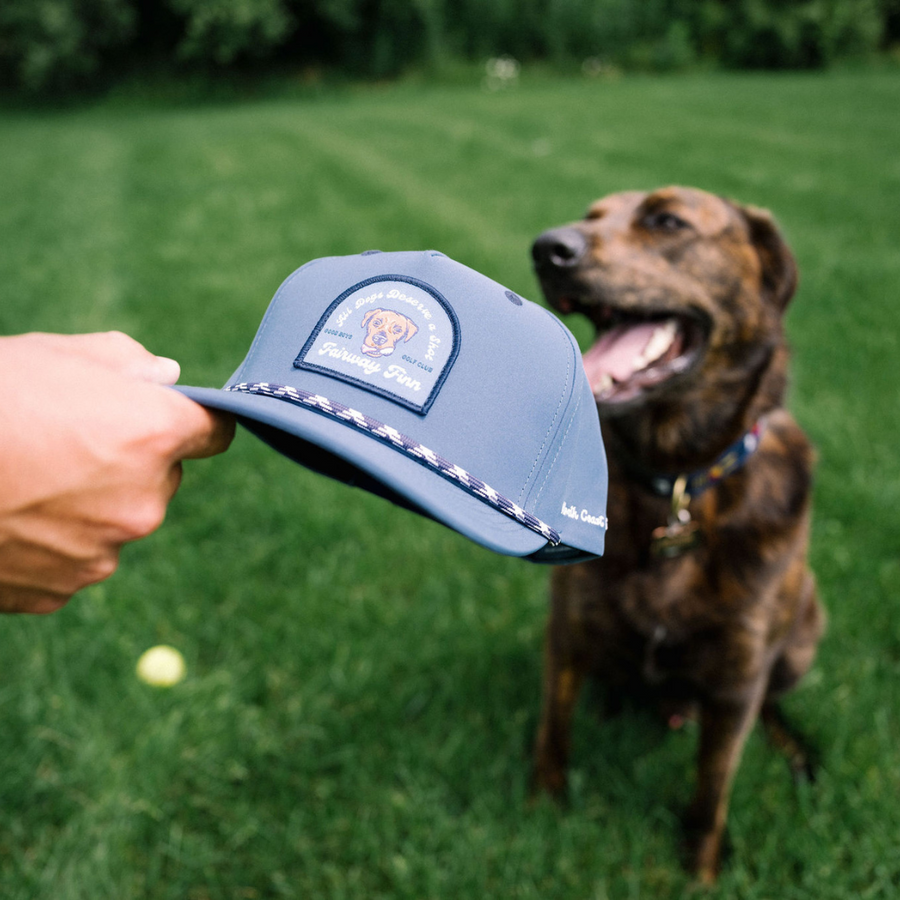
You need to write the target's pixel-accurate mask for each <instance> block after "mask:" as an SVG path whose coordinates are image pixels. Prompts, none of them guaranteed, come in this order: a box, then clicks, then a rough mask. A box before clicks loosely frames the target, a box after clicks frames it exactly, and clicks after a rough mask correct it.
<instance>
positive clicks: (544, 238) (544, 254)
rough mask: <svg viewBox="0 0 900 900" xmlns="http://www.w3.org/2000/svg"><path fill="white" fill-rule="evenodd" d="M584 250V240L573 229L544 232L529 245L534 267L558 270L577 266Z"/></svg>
mask: <svg viewBox="0 0 900 900" xmlns="http://www.w3.org/2000/svg"><path fill="white" fill-rule="evenodd" d="M586 250H587V240H586V238H585V237H584V235H583V234H582V233H581V232H580V231H576V230H575V229H574V228H554V229H552V230H551V231H545V232H544V233H543V234H542V235H541V236H540V237H539V238H538V239H537V240H536V241H535V242H534V243H533V244H532V245H531V255H532V257H533V259H534V262H535V264H536V265H538V266H554V267H555V268H558V269H564V268H569V267H571V266H575V265H578V263H579V262H580V261H581V258H582V257H583V256H584V254H585V251H586Z"/></svg>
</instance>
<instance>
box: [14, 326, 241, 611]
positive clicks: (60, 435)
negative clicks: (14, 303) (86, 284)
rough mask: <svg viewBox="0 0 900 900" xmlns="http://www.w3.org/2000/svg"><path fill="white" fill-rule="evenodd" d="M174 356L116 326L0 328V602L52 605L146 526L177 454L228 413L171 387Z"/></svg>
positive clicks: (195, 445) (177, 476) (107, 566)
mask: <svg viewBox="0 0 900 900" xmlns="http://www.w3.org/2000/svg"><path fill="white" fill-rule="evenodd" d="M178 375H179V367H178V364H177V363H176V362H175V361H174V360H170V359H165V358H162V357H157V356H154V355H153V354H152V353H150V352H149V351H147V350H145V349H144V348H143V347H142V346H141V345H140V344H139V343H137V341H134V340H132V339H131V338H129V337H127V336H126V335H123V334H120V333H118V332H110V333H106V334H85V335H55V334H25V335H19V336H15V337H4V338H0V611H4V612H38V613H44V612H52V611H53V610H55V609H58V608H59V607H61V606H63V605H64V604H65V603H66V602H67V601H68V599H69V598H70V597H71V596H72V594H74V593H75V592H76V591H78V590H80V589H81V588H83V587H86V586H87V585H89V584H93V583H95V582H97V581H102V580H103V579H104V578H107V577H108V576H110V575H111V574H112V573H113V572H114V571H115V569H116V566H117V564H118V558H119V551H120V549H121V547H122V545H123V544H124V543H126V542H127V541H133V540H137V539H138V538H141V537H144V536H146V535H148V534H150V533H151V532H152V531H154V530H155V529H156V528H158V527H159V525H160V524H161V523H162V521H163V518H164V517H165V512H166V506H167V504H168V502H169V500H170V499H171V498H172V496H173V495H174V493H175V491H176V490H177V488H178V485H179V483H180V480H181V461H182V460H183V459H194V458H200V457H207V456H213V455H215V454H216V453H221V452H222V451H224V450H225V449H227V447H228V445H229V444H230V442H231V439H232V436H233V434H234V419H233V417H231V416H229V415H227V414H223V413H220V412H217V411H211V410H208V409H206V408H204V407H202V406H199V405H198V404H196V403H194V402H193V401H192V400H188V399H187V398H186V397H184V396H182V395H181V394H179V393H178V392H177V391H173V390H171V389H170V388H169V387H167V385H170V384H174V383H175V381H177V379H178Z"/></svg>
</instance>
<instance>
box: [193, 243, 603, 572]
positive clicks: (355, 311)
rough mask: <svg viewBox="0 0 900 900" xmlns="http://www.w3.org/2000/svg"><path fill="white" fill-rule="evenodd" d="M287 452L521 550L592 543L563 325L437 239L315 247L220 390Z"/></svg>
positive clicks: (598, 480) (217, 401) (246, 420)
mask: <svg viewBox="0 0 900 900" xmlns="http://www.w3.org/2000/svg"><path fill="white" fill-rule="evenodd" d="M177 390H180V391H181V392H182V393H183V394H185V395H186V396H188V397H190V398H191V399H193V400H195V401H197V402H198V403H201V404H203V405H204V406H208V407H212V408H215V409H223V410H228V411H230V412H232V413H235V414H236V415H237V417H238V421H239V422H240V423H241V424H242V425H244V426H245V427H246V428H248V429H249V430H250V431H251V432H253V434H255V435H256V436H257V437H259V438H261V439H262V440H263V441H265V442H266V443H267V444H269V445H271V446H272V447H274V448H275V449H276V450H278V451H279V452H280V453H283V454H284V455H285V456H287V457H289V458H290V459H292V460H294V461H296V462H298V463H300V464H301V465H303V466H306V467H307V468H309V469H312V470H313V471H315V472H319V473H321V474H324V475H328V476H330V477H332V478H335V479H338V480H340V481H343V482H345V483H347V484H351V485H356V486H358V487H361V488H364V489H366V490H368V491H371V492H372V493H375V494H378V495H379V496H381V497H385V498H386V499H388V500H390V501H392V502H393V503H396V504H398V505H399V506H402V507H405V508H407V509H411V510H413V511H415V512H417V513H420V514H421V515H424V516H427V517H429V518H432V519H435V520H437V521H439V522H442V523H443V524H444V525H447V526H449V527H450V528H453V529H455V530H456V531H458V532H459V533H461V534H463V535H465V536H466V537H468V538H471V539H472V540H473V541H476V542H477V543H479V544H481V545H483V546H485V547H488V548H489V549H491V550H495V551H497V552H499V553H504V554H507V555H510V556H520V557H526V558H528V559H530V560H533V561H536V562H548V563H564V562H576V561H580V560H584V559H588V558H590V557H594V556H599V555H600V554H602V553H603V545H604V538H605V534H606V527H607V520H606V491H607V468H606V456H605V453H604V450H603V441H602V438H601V436H600V424H599V418H598V415H597V409H596V406H595V403H594V399H593V396H592V394H591V389H590V386H589V384H588V381H587V378H586V376H585V374H584V370H583V368H582V363H581V354H580V352H579V350H578V345H577V344H576V342H575V339H574V338H573V337H572V335H571V333H570V332H569V331H568V330H567V329H566V328H565V326H564V325H563V324H562V323H561V322H560V321H559V319H557V318H556V317H555V316H554V315H552V314H551V313H550V312H548V311H547V310H546V309H544V308H543V307H541V306H538V305H537V304H535V303H531V302H529V301H527V300H523V299H522V298H520V297H519V296H517V295H516V294H514V293H513V292H512V291H509V290H507V289H506V288H504V287H503V286H502V285H500V284H497V283H496V282H494V281H492V280H491V279H489V278H486V277H485V276H484V275H481V274H480V273H479V272H476V271H474V270H473V269H470V268H468V267H466V266H464V265H461V264H460V263H458V262H454V261H453V260H452V259H449V258H448V257H447V256H445V255H444V254H442V253H438V252H435V251H423V252H399V253H381V252H379V251H368V252H366V253H362V254H359V255H357V256H341V257H328V258H324V259H316V260H313V261H312V262H309V263H307V264H306V265H304V266H302V267H301V268H299V269H297V271H296V272H294V273H293V274H292V275H291V276H290V277H289V278H288V279H287V280H286V281H285V282H284V283H283V284H282V285H281V287H280V288H279V289H278V291H277V293H276V294H275V297H274V299H273V300H272V302H271V304H270V305H269V308H268V311H267V312H266V314H265V316H264V318H263V320H262V323H261V324H260V326H259V330H258V331H257V333H256V337H255V339H254V340H253V343H252V345H251V346H250V350H249V352H248V353H247V356H246V358H245V359H244V361H243V362H242V363H241V365H240V366H239V367H238V370H237V371H236V372H235V373H234V375H233V376H232V377H231V378H230V379H229V380H228V382H227V383H226V385H225V387H223V388H222V389H221V390H218V389H215V388H204V387H186V386H181V385H179V386H178V387H177Z"/></svg>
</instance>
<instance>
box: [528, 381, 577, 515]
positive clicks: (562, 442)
mask: <svg viewBox="0 0 900 900" xmlns="http://www.w3.org/2000/svg"><path fill="white" fill-rule="evenodd" d="M581 401H582V397H581V394H580V393H579V394H578V396H577V397H576V398H575V408H574V409H573V410H572V415H571V416H569V424H568V425H567V426H566V430H565V432H564V433H563V436H562V439H561V440H560V442H559V446H558V447H557V448H556V454H555V455H554V457H553V461H552V462H551V463H550V465H549V466H547V471H546V472H545V474H544V481H543V483H542V484H541V487H540V490H538V493H537V496H536V497H535V498H534V503H533V504H532V508H533V509H537V506H538V503H539V502H540V499H541V494H543V493H544V488H545V487H546V486H547V481H548V480H549V478H550V473H551V472H552V471H553V467H554V466H555V465H556V460H557V459H559V454H560V453H562V449H563V447H564V446H565V444H566V439H567V438H568V436H569V432H570V431H571V430H572V425H573V424H574V423H575V421H576V419H577V418H578V411H579V410H580V409H581Z"/></svg>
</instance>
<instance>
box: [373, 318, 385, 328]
mask: <svg viewBox="0 0 900 900" xmlns="http://www.w3.org/2000/svg"><path fill="white" fill-rule="evenodd" d="M372 324H373V325H374V326H375V327H376V328H381V326H382V324H383V322H382V320H381V319H376V320H375V321H374V322H373V323H372Z"/></svg>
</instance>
